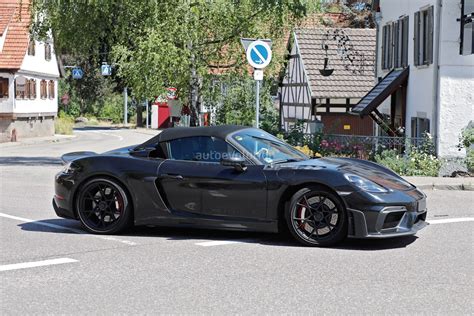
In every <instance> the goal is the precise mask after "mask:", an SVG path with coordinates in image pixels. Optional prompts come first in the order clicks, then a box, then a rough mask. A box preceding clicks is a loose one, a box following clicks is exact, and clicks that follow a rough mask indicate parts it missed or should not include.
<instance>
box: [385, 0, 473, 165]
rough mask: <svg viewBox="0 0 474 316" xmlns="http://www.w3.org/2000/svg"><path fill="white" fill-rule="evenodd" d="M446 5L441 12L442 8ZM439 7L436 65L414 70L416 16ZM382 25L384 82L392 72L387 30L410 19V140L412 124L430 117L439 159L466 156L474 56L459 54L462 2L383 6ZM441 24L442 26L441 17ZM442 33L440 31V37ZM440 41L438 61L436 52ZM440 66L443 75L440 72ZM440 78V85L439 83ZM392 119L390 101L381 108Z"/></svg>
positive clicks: (408, 1)
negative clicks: (463, 137) (462, 144)
mask: <svg viewBox="0 0 474 316" xmlns="http://www.w3.org/2000/svg"><path fill="white" fill-rule="evenodd" d="M440 2H441V3H442V7H441V10H440V7H439V3H440ZM431 5H433V6H434V38H433V42H434V44H433V59H434V62H433V64H431V65H428V66H426V65H421V66H418V67H416V66H414V55H413V51H414V41H413V38H414V14H415V12H416V11H419V10H420V9H424V8H427V7H429V6H431ZM380 8H381V15H382V19H381V21H380V24H379V26H380V29H379V34H378V47H377V49H378V62H377V76H379V77H383V76H385V75H386V74H387V73H388V70H382V69H381V60H382V58H383V56H382V31H381V29H382V27H383V26H384V25H385V24H387V23H389V22H393V21H396V20H398V19H399V18H400V17H401V16H403V15H408V16H409V35H408V64H409V65H410V75H409V78H408V88H407V100H406V102H407V108H406V135H407V136H410V135H411V124H410V122H411V118H412V117H425V118H428V119H429V120H430V132H431V133H432V135H434V136H435V137H437V150H438V155H439V156H440V157H456V156H464V155H465V152H464V151H459V150H458V149H457V148H456V145H457V144H458V143H459V135H460V133H461V129H462V128H463V127H466V126H467V124H468V123H469V121H470V120H474V117H473V116H474V105H473V104H474V96H473V94H474V92H473V91H474V55H468V56H462V55H460V54H459V43H460V39H459V36H460V33H459V28H460V27H459V21H456V19H458V18H459V16H460V1H459V0H381V1H380ZM439 14H441V15H440V23H438V15H439ZM439 30H441V31H439ZM437 40H439V58H438V51H437ZM437 65H439V71H438V72H439V73H437V71H436V68H437V67H438V66H437ZM438 78H439V82H438ZM379 110H381V112H383V113H390V98H388V99H387V100H386V101H385V102H384V103H383V104H382V105H381V106H380V107H379Z"/></svg>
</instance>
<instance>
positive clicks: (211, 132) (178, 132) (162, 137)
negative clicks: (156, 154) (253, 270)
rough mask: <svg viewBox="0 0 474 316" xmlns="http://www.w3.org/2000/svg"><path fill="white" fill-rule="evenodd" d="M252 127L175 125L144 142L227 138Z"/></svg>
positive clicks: (145, 144)
mask: <svg viewBox="0 0 474 316" xmlns="http://www.w3.org/2000/svg"><path fill="white" fill-rule="evenodd" d="M246 128H250V127H248V126H239V125H218V126H200V127H173V128H167V129H165V130H163V131H162V132H161V133H160V134H158V135H156V136H155V137H153V138H152V139H150V140H148V141H146V142H145V143H143V146H144V147H146V146H147V145H153V144H158V143H160V142H165V141H169V140H173V139H177V138H183V137H193V136H214V137H219V138H222V139H225V138H226V137H227V135H229V134H230V133H233V132H235V131H239V130H242V129H246Z"/></svg>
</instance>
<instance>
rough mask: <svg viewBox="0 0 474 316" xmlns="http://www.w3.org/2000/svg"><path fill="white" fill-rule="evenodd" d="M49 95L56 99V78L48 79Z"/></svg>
mask: <svg viewBox="0 0 474 316" xmlns="http://www.w3.org/2000/svg"><path fill="white" fill-rule="evenodd" d="M48 96H49V98H50V99H54V80H50V81H48Z"/></svg>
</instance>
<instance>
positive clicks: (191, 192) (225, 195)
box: [158, 136, 267, 219]
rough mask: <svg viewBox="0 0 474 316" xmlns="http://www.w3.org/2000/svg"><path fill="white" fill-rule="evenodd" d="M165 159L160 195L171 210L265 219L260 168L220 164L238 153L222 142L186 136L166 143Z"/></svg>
mask: <svg viewBox="0 0 474 316" xmlns="http://www.w3.org/2000/svg"><path fill="white" fill-rule="evenodd" d="M167 148H168V159H167V160H165V161H164V162H163V163H162V164H161V165H160V167H159V169H158V179H159V180H158V182H159V186H160V187H161V188H160V189H161V191H162V195H163V196H164V198H165V199H166V202H167V203H168V205H169V207H170V209H171V210H173V211H175V212H179V211H185V212H192V213H195V214H197V215H202V216H228V217H234V218H254V219H257V218H265V216H266V206H267V185H266V179H265V175H264V173H263V166H261V165H248V166H247V170H245V171H242V172H239V171H237V170H236V169H234V168H233V167H228V166H223V165H221V164H220V163H219V161H220V159H221V158H222V156H223V155H227V154H238V152H237V151H236V150H235V149H234V148H233V147H232V146H230V145H229V144H227V143H226V142H225V141H224V140H222V139H219V138H215V137H208V136H198V137H187V138H180V139H176V140H172V141H170V142H169V143H168V144H167Z"/></svg>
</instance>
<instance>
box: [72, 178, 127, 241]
mask: <svg viewBox="0 0 474 316" xmlns="http://www.w3.org/2000/svg"><path fill="white" fill-rule="evenodd" d="M76 209H77V215H78V217H79V219H80V221H81V223H82V225H83V226H84V227H85V229H86V230H87V231H89V232H92V233H95V234H115V233H118V232H120V231H122V230H124V229H125V228H126V227H128V226H129V225H130V222H131V218H132V210H131V205H130V202H129V198H128V195H127V193H126V191H125V189H124V188H123V187H122V185H121V184H119V183H117V182H116V181H115V180H112V179H109V178H95V179H92V180H89V181H88V182H87V183H85V184H84V185H83V186H82V187H81V189H80V191H79V194H78V196H77V199H76Z"/></svg>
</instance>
